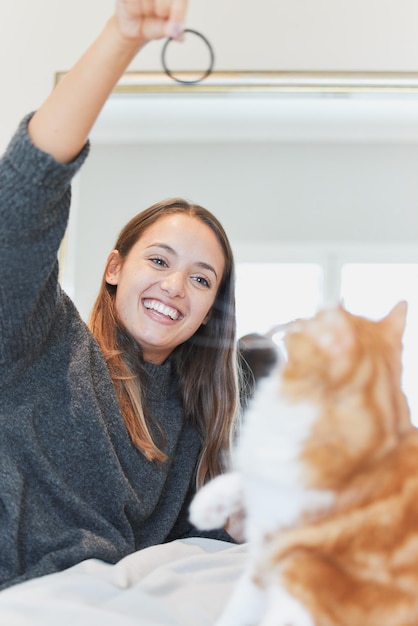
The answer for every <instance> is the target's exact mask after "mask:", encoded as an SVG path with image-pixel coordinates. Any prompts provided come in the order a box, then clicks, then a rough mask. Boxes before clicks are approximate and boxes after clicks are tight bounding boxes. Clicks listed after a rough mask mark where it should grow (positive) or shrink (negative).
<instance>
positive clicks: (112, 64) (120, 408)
mask: <svg viewBox="0 0 418 626" xmlns="http://www.w3.org/2000/svg"><path fill="white" fill-rule="evenodd" d="M185 12H186V0H155V2H154V1H150V0H148V1H147V2H145V1H144V0H132V1H130V0H125V1H122V0H120V1H118V2H117V3H116V10H115V14H114V15H113V16H112V18H111V19H110V20H109V22H108V23H107V24H106V26H105V28H104V29H103V31H102V33H101V34H100V35H99V37H98V38H97V39H96V41H95V42H94V43H93V45H92V46H91V47H90V48H89V50H88V51H87V52H86V53H85V54H84V56H83V57H82V58H81V60H80V61H79V62H78V63H77V64H76V65H75V66H74V68H73V69H72V70H71V71H70V72H69V73H68V74H67V75H66V76H65V78H64V79H63V80H62V81H61V82H60V83H59V85H58V86H57V87H56V89H55V90H54V91H53V93H52V94H51V95H50V96H49V98H48V99H47V100H46V101H45V103H44V104H43V105H42V106H41V107H40V109H39V110H38V111H37V112H36V113H35V114H34V115H32V116H28V117H27V118H26V119H25V120H23V122H22V123H21V125H20V127H19V129H18V131H17V133H16V135H15V136H14V138H13V139H12V141H11V143H10V145H9V147H8V149H7V151H6V153H5V155H4V157H3V158H2V160H1V162H0V258H1V264H2V268H3V279H2V281H0V307H1V316H0V320H1V321H0V325H1V333H0V399H1V401H0V475H1V480H0V497H1V504H0V524H1V526H0V527H1V535H0V536H1V545H0V548H1V549H0V588H4V587H7V586H10V585H12V584H15V583H17V582H20V581H23V580H26V579H29V578H33V577H36V576H41V575H44V574H47V573H51V572H55V571H59V570H62V569H65V568H67V567H69V566H71V565H74V564H75V563H77V562H80V561H82V560H84V559H87V558H98V559H103V560H105V561H107V562H111V563H114V562H116V561H118V560H119V559H121V558H122V557H124V556H125V555H127V554H129V553H131V552H133V551H134V550H138V549H140V548H144V547H146V546H149V545H152V544H157V543H161V542H165V541H170V540H173V539H176V538H180V537H185V536H188V535H189V536H190V535H195V534H197V533H196V531H195V530H194V529H193V528H192V527H191V525H190V523H189V522H188V506H189V502H190V500H191V498H192V497H193V494H194V492H195V489H196V485H197V486H198V485H200V484H202V483H203V482H204V481H205V480H206V479H208V478H211V477H213V476H215V475H216V474H219V473H220V472H222V471H223V469H224V458H225V455H226V454H227V453H228V450H229V446H230V441H231V436H232V432H233V428H234V421H235V414H236V410H237V384H236V375H235V352H234V341H235V339H234V338H235V321H234V280H233V273H234V272H233V259H232V253H231V249H230V246H229V243H228V240H227V238H226V236H225V233H224V232H223V230H222V227H221V226H220V224H219V223H218V221H217V220H216V219H215V218H214V217H213V216H212V215H211V214H210V213H209V212H207V211H205V210H204V209H202V208H201V207H198V206H193V205H189V204H188V203H186V202H184V201H181V200H177V199H175V200H172V201H168V202H166V203H161V204H159V205H155V206H153V207H151V208H150V209H148V210H146V211H145V212H144V213H142V214H140V215H139V216H137V217H135V218H134V219H133V220H132V221H131V222H129V224H127V226H126V227H125V229H124V230H123V231H122V233H121V235H120V237H119V240H118V242H117V243H116V246H115V249H114V250H113V251H112V252H111V253H110V255H109V258H108V262H107V265H106V269H105V274H104V279H103V284H102V287H101V290H100V293H99V296H98V299H97V301H96V304H95V307H94V310H93V313H92V317H91V321H90V328H91V331H90V330H89V329H88V328H87V327H86V325H85V324H84V323H83V322H82V320H81V319H80V317H79V316H78V313H77V311H76V310H75V307H74V305H73V303H72V302H71V300H70V299H69V298H68V297H67V296H66V295H65V294H64V293H63V292H62V291H61V289H60V287H59V285H58V267H57V250H58V248H59V245H60V242H61V239H62V237H63V234H64V231H65V228H66V223H67V217H68V208H69V204H70V182H71V179H72V177H73V176H74V174H75V173H76V172H77V171H78V169H79V168H80V166H81V165H82V163H83V161H84V159H85V158H86V156H87V152H88V144H86V139H87V136H88V133H89V131H90V129H91V127H92V125H93V123H94V121H95V119H96V117H97V115H98V113H99V112H100V109H101V107H102V106H103V104H104V102H105V101H106V98H107V97H108V95H109V94H110V93H111V91H112V89H113V87H114V85H115V83H116V82H117V80H118V79H119V77H120V76H121V74H122V73H123V72H124V71H125V69H126V67H127V66H128V64H129V63H130V61H131V60H132V58H133V57H134V56H135V54H136V53H137V52H138V51H139V49H140V48H141V47H142V46H144V45H145V44H146V43H147V41H149V40H151V39H157V38H160V37H163V36H175V37H177V36H179V33H181V24H182V23H183V21H184V17H185ZM212 536H216V537H218V538H221V539H225V540H229V539H230V537H229V536H228V534H227V533H226V532H224V531H222V532H221V533H220V534H217V535H212Z"/></svg>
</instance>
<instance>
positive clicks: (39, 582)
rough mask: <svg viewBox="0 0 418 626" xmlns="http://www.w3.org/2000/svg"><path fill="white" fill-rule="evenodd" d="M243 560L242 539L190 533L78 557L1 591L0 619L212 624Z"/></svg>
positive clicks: (96, 625)
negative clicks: (122, 552) (110, 557)
mask: <svg viewBox="0 0 418 626" xmlns="http://www.w3.org/2000/svg"><path fill="white" fill-rule="evenodd" d="M246 560H247V547H246V545H245V544H241V545H235V544H230V543H224V542H222V541H217V540H214V539H202V538H193V539H184V540H177V541H173V542H171V543H167V544H163V545H159V546H152V547H150V548H147V549H145V550H142V551H139V552H135V553H134V554H131V555H129V556H127V557H125V558H124V559H122V560H121V561H120V562H119V563H117V564H116V565H109V564H107V563H104V562H102V561H98V560H93V559H92V560H88V561H84V562H83V563H79V564H78V565H76V566H74V567H72V568H70V569H68V570H66V571H64V572H60V573H58V574H51V575H49V576H43V577H42V578H38V579H35V580H31V581H29V582H25V583H22V584H19V585H15V586H14V587H11V588H9V589H6V590H4V591H2V592H1V593H0V624H1V625H2V626H29V625H31V626H33V625H36V626H41V625H42V626H70V625H71V626H110V625H112V626H134V625H135V626H138V625H139V624H140V625H141V626H196V625H197V624H198V625H199V626H213V623H214V621H215V619H216V617H217V616H218V615H219V613H220V611H221V609H222V607H223V606H224V604H225V602H226V600H227V598H228V597H229V596H230V594H231V591H232V588H233V586H234V584H235V582H236V580H237V578H238V577H239V575H240V573H241V572H242V571H243V569H244V567H245V564H246Z"/></svg>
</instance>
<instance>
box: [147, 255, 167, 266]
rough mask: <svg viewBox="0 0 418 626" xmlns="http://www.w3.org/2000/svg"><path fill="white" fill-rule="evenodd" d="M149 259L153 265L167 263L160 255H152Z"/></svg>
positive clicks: (165, 264) (164, 264)
mask: <svg viewBox="0 0 418 626" xmlns="http://www.w3.org/2000/svg"><path fill="white" fill-rule="evenodd" d="M150 261H151V263H153V264H154V265H159V266H160V267H167V263H166V262H165V261H164V259H161V258H160V257H152V258H151V259H150Z"/></svg>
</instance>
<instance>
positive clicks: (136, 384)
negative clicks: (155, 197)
mask: <svg viewBox="0 0 418 626" xmlns="http://www.w3.org/2000/svg"><path fill="white" fill-rule="evenodd" d="M175 213H182V214H186V215H189V216H190V217H195V218H197V219H199V220H201V221H202V222H203V223H204V224H206V225H207V226H208V227H209V228H210V229H211V230H212V231H213V232H214V233H215V235H216V237H217V239H218V241H219V243H220V245H221V248H222V250H223V253H224V257H225V268H224V272H223V276H222V280H221V283H220V285H219V288H218V292H217V294H216V298H215V301H214V303H213V306H212V309H211V315H210V318H209V320H208V321H207V323H206V324H204V325H201V326H200V328H199V329H198V330H197V332H196V333H195V334H194V335H193V336H192V337H190V338H189V339H188V340H187V341H185V342H184V343H182V344H181V345H179V346H177V348H175V350H174V351H173V353H172V355H171V357H170V358H171V359H172V362H173V365H174V368H175V371H176V373H177V376H178V380H179V387H180V393H181V397H182V402H183V409H184V412H185V415H186V418H187V419H189V420H190V421H191V422H192V423H193V424H194V425H195V427H196V428H197V430H198V432H199V435H200V438H201V441H202V450H201V455H200V460H199V466H198V468H197V475H196V480H197V484H198V485H201V484H203V482H205V481H206V480H208V479H210V478H213V477H214V476H216V475H218V474H220V473H222V472H223V471H224V470H225V469H226V458H227V455H228V453H229V450H230V447H231V443H232V440H233V436H234V427H235V424H236V417H237V412H238V404H239V403H238V382H237V367H236V324H235V270H234V259H233V253H232V250H231V246H230V244H229V241H228V238H227V236H226V234H225V231H224V229H223V227H222V225H221V224H220V222H219V221H218V220H217V219H216V218H215V217H214V215H212V214H211V213H210V212H209V211H207V210H206V209H204V208H203V207H201V206H199V205H195V204H190V203H189V202H187V201H185V200H183V199H181V198H174V199H170V200H166V201H163V202H160V203H157V204H154V205H152V206H151V207H149V208H148V209H146V210H145V211H142V212H141V213H139V214H138V215H136V216H135V217H134V218H133V219H131V220H130V221H129V222H128V223H127V224H126V226H125V227H124V228H123V230H122V231H121V233H120V235H119V237H118V240H117V242H116V244H115V249H116V250H118V252H119V255H120V257H121V259H122V261H123V260H124V259H125V258H126V256H127V255H128V254H129V252H130V250H131V248H132V246H133V245H134V244H135V243H136V242H137V241H138V240H139V239H140V237H141V236H142V235H143V233H144V232H145V231H146V230H147V228H149V227H150V226H152V225H153V224H154V223H155V222H156V221H157V220H158V219H160V218H161V217H164V216H167V215H172V214H175ZM115 296H116V286H115V285H110V284H108V283H107V282H106V279H105V276H103V279H102V284H101V287H100V291H99V294H98V297H97V299H96V302H95V304H94V307H93V310H92V313H91V316H90V321H89V326H90V329H91V331H92V332H93V334H94V336H95V337H96V339H97V341H98V342H99V345H100V347H101V349H102V352H103V354H104V357H105V359H106V361H107V365H108V367H109V371H110V375H111V377H112V380H113V383H114V385H115V390H116V394H117V397H118V400H119V404H120V408H121V411H122V415H123V418H124V420H125V424H126V427H127V430H128V432H129V434H130V436H131V438H132V441H133V442H134V444H135V445H136V446H137V447H138V448H139V449H140V450H141V451H142V452H143V454H144V455H145V456H146V457H147V458H148V459H149V460H150V461H159V462H162V461H164V460H165V458H166V455H165V454H164V452H163V451H162V450H160V449H159V448H158V446H157V445H156V443H155V442H154V440H153V438H152V436H151V432H150V429H149V419H150V416H149V415H147V413H146V406H145V401H144V397H143V394H142V393H141V380H143V376H144V370H143V366H142V364H143V360H142V353H141V348H140V346H139V345H138V343H137V342H136V341H135V340H134V339H133V337H131V336H130V335H129V333H128V332H127V331H126V330H125V329H124V327H123V325H122V324H121V322H120V320H119V319H118V316H117V314H116V309H115Z"/></svg>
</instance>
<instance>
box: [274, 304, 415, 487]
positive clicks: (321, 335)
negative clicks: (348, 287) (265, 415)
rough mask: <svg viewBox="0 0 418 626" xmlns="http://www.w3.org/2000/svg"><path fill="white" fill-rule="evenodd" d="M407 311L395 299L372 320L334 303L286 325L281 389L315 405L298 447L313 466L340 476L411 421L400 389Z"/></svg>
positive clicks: (382, 449) (391, 441)
mask: <svg viewBox="0 0 418 626" xmlns="http://www.w3.org/2000/svg"><path fill="white" fill-rule="evenodd" d="M406 311H407V305H406V303H405V302H400V303H399V304H398V305H396V306H395V307H394V308H393V309H392V311H391V312H390V313H389V314H388V315H387V316H386V317H385V318H383V319H382V320H379V321H372V320H370V319H366V318H364V317H360V316H355V315H352V314H351V313H349V312H348V311H346V310H345V309H344V308H343V307H342V306H339V307H337V308H334V309H329V310H323V311H321V312H319V313H318V314H317V315H316V316H315V317H314V318H312V319H307V320H297V321H295V322H294V323H293V324H291V326H290V328H289V331H288V333H287V335H286V337H285V346H286V352H287V362H286V364H285V366H284V368H283V370H282V373H281V392H282V396H284V397H285V398H286V399H287V400H290V401H291V402H308V403H312V404H313V405H315V406H317V407H318V418H317V419H316V421H315V423H314V424H313V426H312V429H311V432H310V433H309V435H308V438H307V441H306V443H305V448H304V452H303V457H304V459H305V461H307V462H309V464H310V465H311V469H312V468H313V469H315V468H316V469H317V470H320V471H323V472H326V473H328V474H329V476H330V477H332V476H334V477H335V479H336V480H338V478H337V477H338V476H341V477H343V475H344V474H347V473H350V472H353V471H355V467H356V465H358V464H360V463H364V462H365V460H366V459H373V458H375V457H376V455H381V454H383V453H385V452H386V451H387V450H388V449H390V448H391V447H392V446H393V445H394V444H395V443H396V441H397V440H398V438H399V436H400V435H401V434H402V433H403V432H405V431H406V430H408V429H409V428H410V427H411V424H410V419H409V410H408V406H407V402H406V399H405V396H404V394H403V392H402V388H401V371H402V366H401V355H402V337H403V332H404V328H405V321H406ZM320 468H322V469H320ZM314 474H315V472H314ZM314 474H313V475H314ZM330 480H331V478H330Z"/></svg>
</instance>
